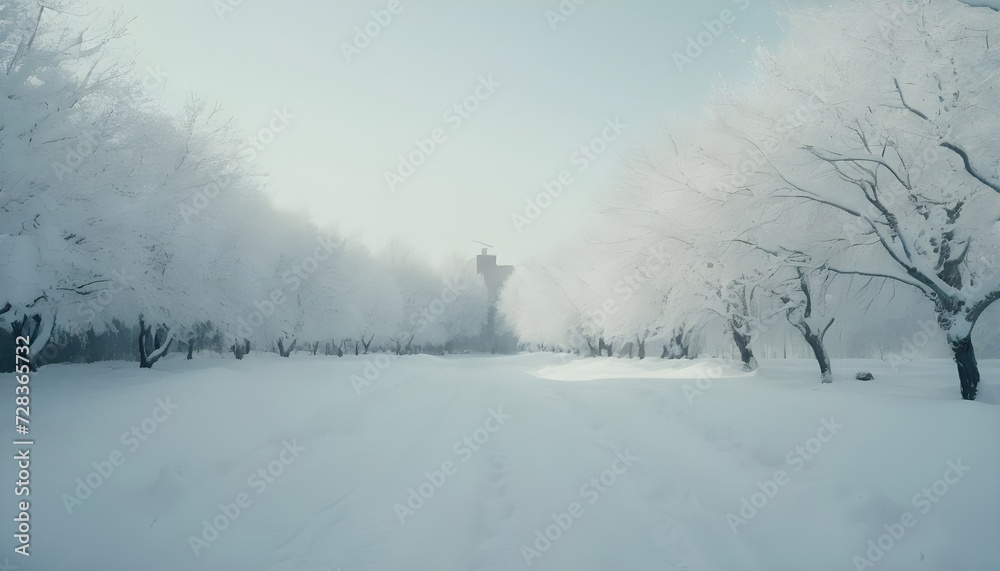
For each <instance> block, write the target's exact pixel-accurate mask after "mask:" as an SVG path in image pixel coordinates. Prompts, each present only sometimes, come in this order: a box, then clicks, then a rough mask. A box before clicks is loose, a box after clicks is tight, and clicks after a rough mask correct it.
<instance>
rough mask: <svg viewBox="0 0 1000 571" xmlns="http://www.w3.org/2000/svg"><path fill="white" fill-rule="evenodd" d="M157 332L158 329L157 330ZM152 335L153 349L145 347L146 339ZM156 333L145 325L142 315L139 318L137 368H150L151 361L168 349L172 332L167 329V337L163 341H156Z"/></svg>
mask: <svg viewBox="0 0 1000 571" xmlns="http://www.w3.org/2000/svg"><path fill="white" fill-rule="evenodd" d="M157 333H159V330H157ZM150 336H152V342H153V350H152V351H148V350H147V348H146V339H147V338H149V337H150ZM156 337H157V335H156V334H155V333H152V331H151V327H150V326H148V325H146V322H145V321H143V319H142V317H140V318H139V368H140V369H152V368H153V363H155V362H157V361H159V360H160V357H162V356H163V355H165V354H166V353H167V351H169V350H170V345H171V343H173V342H174V332H173V331H170V330H167V337H166V339H164V340H163V341H160V342H159V343H158V342H157V339H156Z"/></svg>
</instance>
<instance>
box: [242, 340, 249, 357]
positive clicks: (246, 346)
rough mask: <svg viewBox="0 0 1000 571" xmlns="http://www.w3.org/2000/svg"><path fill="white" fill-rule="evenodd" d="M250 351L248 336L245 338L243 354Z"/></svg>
mask: <svg viewBox="0 0 1000 571" xmlns="http://www.w3.org/2000/svg"><path fill="white" fill-rule="evenodd" d="M249 352H250V340H249V339H247V338H246V337H244V338H243V354H244V355H246V354H247V353H249Z"/></svg>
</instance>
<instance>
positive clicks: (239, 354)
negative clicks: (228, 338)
mask: <svg viewBox="0 0 1000 571" xmlns="http://www.w3.org/2000/svg"><path fill="white" fill-rule="evenodd" d="M230 349H231V350H232V352H233V355H235V356H236V360H237V361H239V360H242V359H243V356H244V355H246V352H244V351H243V345H240V342H239V341H237V340H235V339H234V340H233V346H232V347H230Z"/></svg>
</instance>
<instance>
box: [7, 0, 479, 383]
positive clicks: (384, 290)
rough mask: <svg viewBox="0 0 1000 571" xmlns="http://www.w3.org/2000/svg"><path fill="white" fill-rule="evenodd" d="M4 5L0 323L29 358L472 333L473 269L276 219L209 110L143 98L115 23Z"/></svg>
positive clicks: (426, 340)
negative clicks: (96, 347)
mask: <svg viewBox="0 0 1000 571" xmlns="http://www.w3.org/2000/svg"><path fill="white" fill-rule="evenodd" d="M2 10H3V18H2V19H0V94H2V96H3V97H2V99H0V100H2V101H3V102H4V103H3V113H2V115H0V260H3V263H2V264H0V323H3V324H4V326H5V328H6V329H7V330H8V331H10V332H11V333H13V334H14V335H22V334H23V335H30V337H31V341H32V346H31V349H32V351H31V352H32V354H33V355H35V356H36V358H38V359H40V360H42V361H46V360H47V361H49V362H52V361H57V360H69V359H76V358H84V355H87V357H86V358H91V357H93V356H94V354H93V352H89V353H88V350H87V349H86V345H87V341H88V339H89V340H91V345H93V343H94V342H97V340H98V339H101V338H107V339H109V340H110V339H111V338H112V337H114V338H117V335H118V333H120V332H122V331H128V333H129V335H130V336H131V338H132V340H133V341H132V347H133V348H134V350H135V353H133V354H136V353H137V355H136V356H137V358H138V359H139V361H140V363H141V365H142V366H144V367H148V366H152V365H153V363H155V361H156V360H157V359H158V358H160V357H161V356H162V355H163V354H164V353H165V352H166V351H167V350H170V349H171V348H175V349H176V348H182V349H183V348H189V349H190V348H195V347H206V348H209V347H212V348H219V347H222V348H225V349H226V350H232V351H234V352H235V353H236V354H237V356H242V353H245V351H246V350H248V349H249V347H251V346H256V347H258V348H264V349H271V348H274V349H276V350H278V351H280V352H281V353H282V354H283V355H286V356H287V355H288V354H289V353H290V352H291V351H292V350H294V349H296V348H309V349H311V350H312V351H316V350H318V349H319V346H320V345H319V344H320V343H322V345H323V348H324V350H327V351H331V352H336V353H343V352H350V351H358V352H367V351H369V350H375V349H376V348H386V349H388V348H391V349H393V350H396V351H399V352H404V351H413V350H416V348H417V347H425V348H426V347H432V346H433V347H438V348H440V347H444V346H445V345H447V344H448V343H451V342H454V341H455V340H456V339H460V338H463V337H468V336H475V335H478V334H480V332H481V331H482V328H483V324H484V323H485V320H486V316H487V312H488V301H487V293H486V290H485V287H484V285H483V283H482V280H481V279H480V278H479V276H478V275H477V274H476V273H475V266H474V265H473V264H472V263H471V262H470V261H467V260H460V259H454V260H452V261H450V262H449V263H446V264H444V265H443V267H441V268H437V269H432V268H430V267H428V266H427V265H425V264H422V263H420V262H418V261H417V260H415V259H413V257H412V256H411V255H409V253H408V251H407V250H406V248H403V247H401V246H398V245H396V246H392V247H389V248H387V249H386V251H385V252H384V253H382V254H381V255H378V256H373V255H371V254H370V253H369V252H368V251H367V250H365V249H364V248H362V247H360V246H358V245H357V244H355V243H353V242H352V241H351V240H347V239H345V238H343V237H342V236H339V235H338V234H337V233H336V232H335V231H327V230H324V229H320V228H316V227H313V226H311V225H310V224H308V223H307V222H305V221H303V220H301V219H298V218H295V217H293V216H291V215H289V214H285V213H281V212H278V211H276V210H275V209H274V208H272V206H271V203H270V200H269V198H268V196H267V195H266V193H265V189H264V184H263V182H262V177H261V175H260V173H259V172H258V171H257V169H256V167H255V164H254V158H255V156H256V149H253V148H251V147H247V146H246V145H245V144H243V143H241V139H240V133H239V132H238V130H237V129H236V128H235V127H234V126H233V125H232V123H231V122H230V121H229V120H227V119H226V118H225V117H224V114H223V112H222V111H221V110H220V109H219V108H218V107H215V106H211V105H208V104H206V103H205V102H203V101H200V100H198V99H196V98H192V99H191V100H190V101H189V102H188V104H187V105H185V106H184V107H183V108H181V109H171V108H167V107H164V106H162V105H161V104H159V103H156V102H155V101H154V100H153V98H152V97H151V96H152V95H153V94H151V93H148V87H149V83H150V81H149V79H148V78H143V77H141V76H140V74H138V73H136V71H135V70H134V69H132V67H133V66H132V65H131V64H130V63H129V58H128V57H126V56H123V55H122V54H123V53H127V50H126V49H125V47H126V46H125V44H124V43H123V41H124V39H125V32H124V23H123V22H122V19H121V17H120V15H118V14H111V15H109V16H106V15H102V14H100V13H93V12H90V11H88V9H87V8H86V7H85V6H84V5H83V4H82V3H77V2H71V1H63V2H47V3H44V4H39V3H37V2H34V1H28V0H11V1H8V2H4V3H3V5H2ZM272 134H273V133H272ZM109 335H110V336H109ZM109 342H110V341H109ZM114 345H115V346H116V347H117V344H114ZM109 353H110V354H111V356H114V355H117V354H118V349H117V348H116V349H115V350H114V351H109ZM189 355H190V351H189ZM9 362H10V363H13V359H10V360H9ZM4 366H7V364H6V361H5V365H4Z"/></svg>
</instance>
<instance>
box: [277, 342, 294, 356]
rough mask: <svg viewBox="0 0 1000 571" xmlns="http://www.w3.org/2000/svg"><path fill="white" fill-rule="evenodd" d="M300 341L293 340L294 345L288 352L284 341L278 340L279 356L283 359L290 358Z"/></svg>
mask: <svg viewBox="0 0 1000 571" xmlns="http://www.w3.org/2000/svg"><path fill="white" fill-rule="evenodd" d="M298 341H299V340H298V339H292V344H291V345H289V346H288V349H287V350H286V349H285V343H284V341H283V340H282V339H278V354H279V355H281V356H282V357H285V358H288V356H289V355H291V354H292V351H294V350H295V344H296V343H298Z"/></svg>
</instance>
